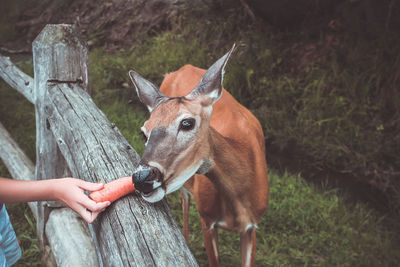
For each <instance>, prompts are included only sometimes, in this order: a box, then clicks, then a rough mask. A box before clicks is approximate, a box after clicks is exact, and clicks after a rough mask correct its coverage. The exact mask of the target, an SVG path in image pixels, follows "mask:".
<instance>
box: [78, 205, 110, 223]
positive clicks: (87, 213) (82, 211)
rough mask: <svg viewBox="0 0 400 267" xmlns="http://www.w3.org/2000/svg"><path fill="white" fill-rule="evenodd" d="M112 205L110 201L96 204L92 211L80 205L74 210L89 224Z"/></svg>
mask: <svg viewBox="0 0 400 267" xmlns="http://www.w3.org/2000/svg"><path fill="white" fill-rule="evenodd" d="M110 204H111V202H110V201H105V202H100V203H96V204H95V205H94V206H92V207H91V209H88V208H87V207H85V205H79V206H78V207H76V209H74V210H75V211H76V212H77V213H78V214H79V215H81V217H82V218H83V219H84V220H85V221H86V222H87V223H92V222H93V221H94V220H95V219H96V218H97V216H98V215H99V214H100V213H101V212H102V211H104V210H105V209H106V208H107V207H108V206H109V205H110Z"/></svg>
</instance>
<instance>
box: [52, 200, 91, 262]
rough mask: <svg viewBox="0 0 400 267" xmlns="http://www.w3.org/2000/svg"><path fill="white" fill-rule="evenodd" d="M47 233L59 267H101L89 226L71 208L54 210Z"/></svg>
mask: <svg viewBox="0 0 400 267" xmlns="http://www.w3.org/2000/svg"><path fill="white" fill-rule="evenodd" d="M45 231H46V236H47V238H48V240H49V244H50V248H51V251H52V253H53V254H54V257H55V261H56V263H57V266H58V267H69V266H74V267H86V266H99V264H98V261H97V256H96V252H95V249H94V245H93V242H92V239H91V237H90V232H89V228H88V225H87V223H86V222H85V221H83V220H82V218H81V217H80V216H79V215H78V214H76V213H75V212H74V211H73V210H71V209H70V208H59V209H53V210H52V211H51V213H50V215H49V219H48V221H47V224H46V230H45Z"/></svg>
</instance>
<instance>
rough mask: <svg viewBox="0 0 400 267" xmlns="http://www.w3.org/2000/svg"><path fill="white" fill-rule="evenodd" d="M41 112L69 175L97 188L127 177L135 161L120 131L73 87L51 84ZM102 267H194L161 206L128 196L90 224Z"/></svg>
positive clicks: (178, 231)
mask: <svg viewBox="0 0 400 267" xmlns="http://www.w3.org/2000/svg"><path fill="white" fill-rule="evenodd" d="M47 91H48V97H49V101H48V102H47V103H48V105H47V106H46V107H45V110H46V112H47V115H48V116H49V118H48V121H49V124H50V129H51V131H52V132H53V133H54V136H55V137H56V142H57V143H58V145H59V147H60V150H61V152H62V154H63V155H64V158H65V159H66V161H67V162H68V165H69V167H70V169H71V171H72V174H73V175H74V176H76V177H80V178H82V179H87V180H89V181H92V182H96V181H98V180H99V179H104V181H105V182H110V181H111V180H113V179H116V178H119V177H123V176H130V175H131V174H132V173H133V172H134V170H135V166H137V164H138V161H139V156H138V155H137V153H136V152H135V151H134V149H133V148H132V147H131V146H130V145H129V144H128V142H127V141H126V139H125V138H124V137H123V136H122V134H121V133H120V131H119V130H118V129H117V128H116V127H115V126H114V125H113V124H111V123H110V122H109V121H108V119H107V118H106V116H105V115H104V114H103V113H102V112H101V111H100V110H99V109H98V108H97V107H96V106H95V104H94V103H93V101H92V99H91V98H90V96H89V95H88V94H87V93H86V92H85V91H84V90H82V89H80V87H79V86H78V85H77V84H76V83H75V84H65V83H62V84H60V83H53V84H49V88H48V90H47ZM93 230H94V232H95V234H96V238H97V240H98V245H99V250H100V253H101V261H102V262H103V263H104V265H105V266H197V263H196V261H195V259H194V257H193V256H192V254H191V252H190V250H189V249H188V247H187V245H186V242H185V240H184V238H183V236H182V234H181V232H180V229H179V228H178V226H177V225H176V223H175V221H174V220H173V218H172V215H171V213H170V211H169V207H168V205H167V204H166V202H165V200H163V201H160V202H158V203H155V204H151V203H148V202H146V201H144V200H143V199H142V198H141V197H138V196H136V195H135V194H132V195H130V196H128V197H125V198H123V199H120V200H118V201H116V202H115V203H113V204H112V205H111V206H110V207H108V208H107V210H106V211H105V212H103V213H102V214H100V216H99V217H98V219H97V220H96V221H95V222H94V223H93Z"/></svg>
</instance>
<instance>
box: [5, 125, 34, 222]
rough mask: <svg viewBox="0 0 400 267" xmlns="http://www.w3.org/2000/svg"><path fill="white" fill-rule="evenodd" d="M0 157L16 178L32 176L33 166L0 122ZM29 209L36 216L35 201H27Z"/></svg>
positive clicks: (31, 177)
mask: <svg viewBox="0 0 400 267" xmlns="http://www.w3.org/2000/svg"><path fill="white" fill-rule="evenodd" d="M0 158H1V159H2V160H3V162H4V164H5V165H6V167H7V169H8V171H9V172H10V174H11V176H12V177H13V178H15V179H18V180H25V181H30V180H32V179H33V177H34V172H35V167H34V165H33V163H32V161H31V160H30V159H29V158H28V157H27V156H26V155H25V153H24V152H23V151H22V149H21V148H20V147H19V146H18V144H17V143H16V142H15V141H14V139H12V137H11V136H10V134H9V133H8V131H7V130H6V129H5V128H4V126H3V124H1V123H0ZM28 205H29V207H30V209H31V210H32V212H33V214H34V215H35V217H37V203H36V202H29V203H28Z"/></svg>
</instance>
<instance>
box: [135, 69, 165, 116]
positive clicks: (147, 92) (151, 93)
mask: <svg viewBox="0 0 400 267" xmlns="http://www.w3.org/2000/svg"><path fill="white" fill-rule="evenodd" d="M129 76H130V77H131V80H132V82H133V85H135V88H136V93H137V95H138V97H139V99H140V101H141V102H142V103H143V104H145V105H146V107H147V109H148V110H149V111H150V112H152V111H153V109H154V108H155V107H156V106H157V105H158V104H160V103H161V102H163V101H164V100H166V99H167V97H166V96H165V95H163V94H162V93H161V92H160V90H158V88H157V87H156V86H155V85H154V84H153V83H151V82H150V81H148V80H146V79H145V78H143V77H142V76H140V75H139V74H137V73H136V72H134V71H133V70H131V71H129Z"/></svg>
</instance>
